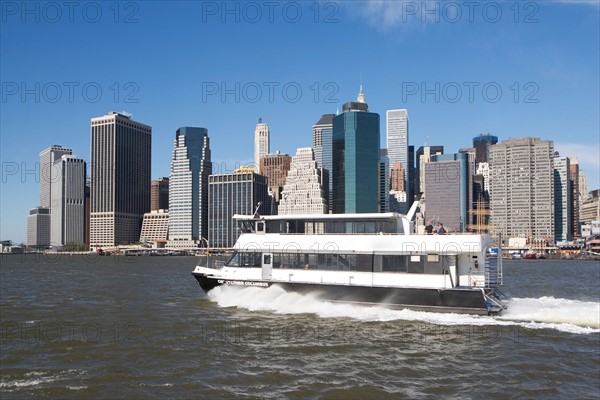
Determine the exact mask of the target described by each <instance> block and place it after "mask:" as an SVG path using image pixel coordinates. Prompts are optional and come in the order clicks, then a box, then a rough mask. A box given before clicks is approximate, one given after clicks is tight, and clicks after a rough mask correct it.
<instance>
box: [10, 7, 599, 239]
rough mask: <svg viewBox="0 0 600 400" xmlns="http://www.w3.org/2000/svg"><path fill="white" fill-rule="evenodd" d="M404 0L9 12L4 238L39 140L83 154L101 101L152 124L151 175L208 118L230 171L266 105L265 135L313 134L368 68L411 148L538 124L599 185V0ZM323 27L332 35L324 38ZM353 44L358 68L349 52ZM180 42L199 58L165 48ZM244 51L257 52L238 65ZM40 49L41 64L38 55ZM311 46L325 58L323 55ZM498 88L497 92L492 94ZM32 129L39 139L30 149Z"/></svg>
mask: <svg viewBox="0 0 600 400" xmlns="http://www.w3.org/2000/svg"><path fill="white" fill-rule="evenodd" d="M397 3H398V4H396V3H392V2H371V3H353V4H346V3H339V4H338V3H335V4H337V5H338V8H337V9H333V8H331V7H329V8H327V9H325V6H327V5H328V4H329V3H319V5H320V14H319V15H318V18H316V19H315V14H314V10H311V9H309V8H308V7H309V6H310V4H312V3H310V4H308V3H307V4H305V5H304V4H300V3H298V4H300V7H301V8H302V11H303V13H302V19H301V20H300V21H298V22H297V23H294V22H290V21H289V18H288V19H287V20H286V19H285V18H283V17H282V14H281V12H280V11H281V9H279V10H278V11H279V12H278V13H276V15H275V17H274V19H275V21H274V22H273V23H271V22H270V21H268V20H267V13H266V12H265V13H263V18H262V20H261V21H258V22H251V21H248V20H247V19H245V18H244V16H241V18H240V19H239V22H235V21H234V20H233V19H232V18H233V17H231V16H229V17H227V18H229V19H228V20H226V21H223V20H222V18H221V16H220V15H217V16H214V15H207V14H203V9H202V4H200V3H197V4H196V3H185V4H182V5H181V7H164V5H163V4H161V3H160V2H156V3H140V4H139V12H138V13H137V14H136V15H134V16H133V17H134V18H133V19H135V20H136V21H137V22H134V23H124V21H123V19H124V16H123V15H126V14H127V13H125V12H123V13H122V14H120V15H119V18H120V19H119V21H118V23H115V22H114V21H113V16H114V15H113V13H112V11H111V10H109V9H108V5H106V7H105V8H104V9H103V10H102V11H103V14H102V15H103V19H102V20H101V21H99V22H98V23H90V22H89V21H86V20H85V19H83V18H82V17H81V15H79V14H78V15H77V16H75V18H74V21H73V22H71V21H69V20H68V13H67V12H63V14H62V19H61V20H59V21H57V22H56V21H53V22H51V21H47V20H44V17H43V16H42V17H41V18H40V20H39V21H38V22H36V21H34V20H33V17H28V18H30V19H29V20H23V19H22V18H21V16H20V15H17V16H16V17H15V16H11V15H6V21H4V22H3V23H2V26H1V29H2V35H0V37H1V39H0V40H1V44H2V46H0V47H1V49H2V50H1V52H2V57H0V59H1V60H0V65H1V67H2V75H3V82H2V85H3V87H2V97H3V99H2V111H3V113H2V120H1V121H0V131H1V132H2V135H1V142H2V145H1V146H0V148H1V149H0V153H1V156H2V163H3V182H2V192H1V193H0V195H1V202H0V207H1V219H2V226H1V234H0V235H1V237H2V239H12V240H14V241H15V242H23V241H25V236H26V235H25V232H26V228H25V227H24V226H23V225H24V224H23V219H24V217H25V216H26V215H27V213H28V211H29V209H31V208H33V207H35V206H37V204H35V201H33V199H35V198H37V197H38V196H39V194H38V193H37V190H38V186H39V177H36V173H35V172H32V171H35V170H36V164H37V162H38V161H37V152H38V151H39V150H40V149H43V148H46V147H48V146H51V145H52V144H54V143H61V144H62V145H64V146H67V147H69V148H72V149H73V153H74V154H77V155H78V157H80V158H81V159H83V160H86V161H88V162H89V161H90V160H91V157H90V154H89V151H90V143H89V129H90V128H89V119H90V118H92V117H94V116H96V115H101V114H103V113H105V112H106V111H109V110H127V111H128V112H131V113H132V114H133V115H134V118H135V119H137V120H141V121H144V123H146V124H148V125H150V126H152V127H153V132H155V134H154V135H153V139H152V142H153V143H152V160H153V163H152V173H151V176H152V178H157V177H160V176H166V175H168V166H169V162H170V153H169V152H168V151H164V149H165V148H171V146H172V137H171V132H173V130H174V129H176V128H177V127H179V126H186V125H188V126H205V127H207V128H208V129H209V131H210V132H211V148H212V150H213V154H214V156H213V162H214V165H215V166H217V167H218V168H219V170H215V171H214V173H223V172H229V171H232V170H234V169H235V168H236V167H237V166H238V165H247V164H248V163H249V162H250V161H251V160H252V154H251V152H249V151H248V149H249V148H252V147H253V137H252V135H251V134H250V135H249V134H248V133H249V132H251V131H252V126H253V125H254V124H255V123H256V120H257V118H258V117H260V116H262V117H263V119H264V120H265V121H268V123H269V128H270V130H271V132H272V135H271V136H272V137H271V146H270V147H271V148H272V149H280V150H281V151H282V152H285V153H288V154H294V153H295V150H296V149H297V148H299V147H307V146H310V143H311V142H310V140H311V127H312V124H314V121H316V120H317V119H318V116H319V115H322V114H325V113H335V112H336V109H338V108H340V109H341V107H342V104H343V102H345V101H346V100H347V99H351V98H355V95H356V90H357V88H358V87H359V85H360V84H361V83H362V85H363V88H364V91H365V93H366V96H367V99H368V101H369V105H370V108H371V109H372V110H373V111H374V112H377V113H379V114H380V115H382V116H383V113H384V112H385V111H386V110H388V109H399V108H406V109H408V110H409V112H410V121H411V125H410V131H411V133H410V140H409V142H410V144H411V145H414V146H415V148H418V147H419V146H422V145H423V144H424V143H425V142H426V141H428V142H429V143H431V144H443V145H444V146H445V148H446V151H447V152H448V153H453V152H456V151H458V149H459V148H460V147H463V146H468V145H469V143H470V141H471V140H472V138H473V137H474V136H476V135H478V134H480V133H488V132H489V133H491V134H492V135H495V136H498V137H499V138H500V139H501V140H505V139H508V138H510V137H513V138H514V137H540V138H543V139H547V140H553V141H554V142H555V146H554V147H555V149H556V150H558V151H559V152H560V154H561V156H576V157H577V158H578V160H579V167H580V169H581V170H582V171H584V172H585V175H586V176H587V179H588V187H589V189H590V190H593V189H596V188H598V187H599V182H600V179H599V175H600V174H599V172H598V170H599V167H600V164H599V161H598V157H597V153H598V151H597V150H596V149H598V148H600V144H599V139H598V136H599V135H598V133H599V131H600V129H599V126H600V125H599V116H598V108H599V95H598V90H597V88H598V76H597V75H598V74H597V71H598V69H599V67H598V66H599V63H598V58H599V57H598V54H599V50H598V48H599V45H598V44H599V42H598V35H597V29H598V28H597V27H598V21H599V17H598V4H597V3H593V2H588V3H587V4H585V3H582V2H568V3H567V2H544V3H535V4H537V6H538V10H537V11H536V12H535V13H532V12H531V10H525V9H524V8H523V7H524V5H521V6H522V7H521V8H520V9H519V11H520V13H519V15H518V18H516V20H517V22H515V14H514V12H515V10H514V9H509V7H510V6H511V4H512V3H497V4H499V5H500V6H501V7H502V9H503V13H502V19H501V20H500V21H497V22H490V18H488V17H486V18H487V20H486V18H484V17H483V16H482V14H481V7H480V8H479V9H478V10H477V13H476V14H475V15H474V17H473V21H470V20H469V19H468V18H469V17H468V12H466V10H463V11H464V12H463V14H462V18H460V19H459V20H458V21H450V20H449V18H448V16H445V15H440V16H439V18H438V21H436V20H435V18H436V17H435V15H434V16H432V15H429V16H426V21H425V22H423V21H421V18H419V17H420V16H421V15H417V17H416V18H414V17H410V18H409V20H408V21H405V18H404V17H405V16H403V15H402V14H401V12H402V8H401V5H402V3H403V2H397ZM219 4H220V3H219ZM332 4H333V3H332ZM356 4H365V6H364V7H357V5H356ZM217 5H218V4H217ZM101 6H102V7H104V5H101ZM122 11H123V10H122ZM326 17H330V18H329V20H328V22H325V20H326V19H327V18H326ZM286 18H287V17H286ZM173 19H176V20H180V21H181V23H182V28H181V31H180V32H179V35H181V36H180V37H181V38H182V40H181V41H180V42H175V43H173V42H172V41H171V40H169V39H167V38H165V37H163V36H164V35H161V34H160V32H161V31H162V29H161V28H163V27H164V28H166V27H167V25H166V21H168V20H173ZM526 19H528V20H527V21H526ZM332 20H335V22H334V21H332ZM315 21H317V22H315ZM157 27H158V29H157ZM205 32H210V34H211V37H213V38H215V40H213V41H210V42H207V43H204V44H203V45H202V47H201V48H200V46H199V45H198V41H197V40H196V39H197V38H200V37H203V36H202V35H203V34H204V33H205ZM275 32H277V35H274V33H275ZM228 37H236V38H237V39H236V40H235V41H232V40H228V39H227V38H228ZM348 37H352V38H353V39H354V40H351V41H348V40H346V39H347V38H348ZM65 38H70V39H69V40H65ZM123 38H126V40H123ZM319 38H320V39H321V40H324V44H325V45H324V46H319V47H318V48H315V46H313V43H315V41H316V40H319ZM323 38H326V39H323ZM58 43H61V45H60V46H59V45H57V44H58ZM105 43H112V47H111V51H112V52H113V53H114V57H107V58H103V59H102V63H96V62H93V61H92V59H93V58H90V57H89V56H87V55H88V54H89V52H90V49H92V48H96V47H101V46H103V45H104V44H105ZM263 43H267V44H270V47H271V48H272V49H270V48H269V46H263ZM156 49H161V50H160V56H159V57H158V67H157V68H150V67H149V65H147V61H145V60H147V59H148V55H149V54H151V52H154V54H156ZM197 50H201V51H197ZM358 53H360V57H355V58H354V59H355V60H356V61H355V62H354V64H353V65H351V66H350V67H348V65H347V57H348V55H350V54H358ZM182 54H187V55H189V57H190V62H188V63H185V64H183V65H177V66H171V65H170V64H171V63H170V62H168V61H167V60H172V59H177V58H178V57H179V56H180V55H182ZM256 54H260V56H255V55H256ZM241 58H248V59H252V61H253V62H252V63H248V65H247V67H245V68H243V69H240V68H238V67H237V65H238V63H239V60H240V59H241ZM40 59H43V60H44V64H45V65H46V68H43V69H40V68H38V67H37V66H38V65H39V60H40ZM124 60H126V61H127V62H123V61H124ZM315 60H328V62H326V63H319V67H318V68H315V67H314V63H313V62H314V61H315ZM374 60H377V62H374ZM194 61H197V62H196V63H195V62H194ZM198 61H199V62H198ZM441 63H443V65H444V68H440V64H441ZM157 71H160V72H159V73H158V74H157ZM361 73H362V82H361V79H360V76H361ZM473 82H474V83H473ZM269 85H271V86H269ZM469 85H470V86H469ZM57 87H58V88H60V89H61V92H60V93H59V94H57V91H56V88H57ZM284 87H285V89H286V92H284V91H283V89H284ZM484 87H485V88H486V90H488V92H489V93H486V94H485V95H484V92H483V88H484ZM98 88H99V89H100V91H101V92H102V95H101V96H96V94H95V93H96V92H95V91H97V89H98ZM236 88H239V89H236ZM257 88H259V89H260V90H261V97H259V98H257V95H256V89H257ZM269 88H273V98H272V101H270V100H271V99H270V98H269V95H270V89H269ZM297 88H300V89H301V91H302V95H301V96H300V97H299V99H296V97H294V96H295V92H294V90H295V89H297ZM457 88H458V89H460V90H461V96H459V97H457ZM469 88H472V89H473V97H472V101H471V99H470V97H469V96H470V92H469V90H470V89H469ZM497 88H500V89H501V91H502V96H501V97H500V98H499V99H498V100H497V101H496V98H494V97H493V96H494V90H495V89H497ZM227 91H233V92H234V93H233V94H227V93H228V92H227ZM211 93H212V94H211ZM71 95H72V96H71ZM284 95H285V96H284ZM236 96H237V97H238V98H239V99H238V98H236ZM236 100H239V101H236ZM549 116H560V118H550V117H549ZM382 123H383V121H382ZM23 140H26V141H28V142H31V143H36V148H35V151H31V149H30V148H29V146H22V143H23ZM380 141H381V143H385V132H383V129H382V132H380ZM232 144H234V145H232ZM236 164H237V165H236ZM91 167H92V166H91V165H90V168H91ZM36 178H37V179H38V181H36ZM21 199H31V200H32V201H31V203H29V202H27V204H22V203H25V202H22V201H20V200H21Z"/></svg>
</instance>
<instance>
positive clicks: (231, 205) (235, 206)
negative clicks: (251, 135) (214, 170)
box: [208, 168, 269, 248]
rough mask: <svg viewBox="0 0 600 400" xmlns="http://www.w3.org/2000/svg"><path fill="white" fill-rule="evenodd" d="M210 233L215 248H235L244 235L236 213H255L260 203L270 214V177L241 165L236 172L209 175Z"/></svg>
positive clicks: (264, 211)
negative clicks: (235, 219)
mask: <svg viewBox="0 0 600 400" xmlns="http://www.w3.org/2000/svg"><path fill="white" fill-rule="evenodd" d="M208 187H209V199H210V200H209V211H208V216H209V222H210V223H209V232H208V240H209V242H210V247H211V248H231V247H233V245H234V244H235V242H236V240H237V238H238V237H239V236H240V234H241V233H242V232H241V227H240V226H238V225H237V221H234V220H233V216H234V214H242V215H252V214H254V211H255V210H256V208H257V206H258V204H259V203H260V206H259V207H258V213H259V214H261V215H268V214H269V207H268V202H269V190H268V185H267V178H266V177H265V176H263V175H259V174H257V173H255V172H253V170H252V169H248V168H240V170H238V171H236V172H234V173H232V174H218V175H211V176H210V177H209V184H208Z"/></svg>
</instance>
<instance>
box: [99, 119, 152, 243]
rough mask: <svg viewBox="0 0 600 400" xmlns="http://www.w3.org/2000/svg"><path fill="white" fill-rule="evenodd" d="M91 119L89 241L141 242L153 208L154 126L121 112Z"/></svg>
mask: <svg viewBox="0 0 600 400" xmlns="http://www.w3.org/2000/svg"><path fill="white" fill-rule="evenodd" d="M91 123H92V129H91V130H92V140H91V142H92V143H91V144H92V146H91V184H92V186H91V213H90V246H91V247H92V248H99V247H106V246H115V245H119V244H121V243H132V242H137V241H138V240H139V237H140V229H141V226H142V219H143V216H144V213H145V212H147V211H149V210H150V160H151V146H152V142H151V141H152V128H151V127H150V126H148V125H145V124H142V123H139V122H136V121H134V120H132V119H131V115H130V114H127V113H119V112H109V113H108V114H106V115H104V116H102V117H97V118H92V121H91Z"/></svg>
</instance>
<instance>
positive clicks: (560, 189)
mask: <svg viewBox="0 0 600 400" xmlns="http://www.w3.org/2000/svg"><path fill="white" fill-rule="evenodd" d="M572 202H573V192H572V190H571V165H570V163H569V158H568V157H559V156H556V157H554V239H555V240H556V241H557V242H561V241H570V240H571V239H573V236H572V226H571V223H572V215H571V212H572Z"/></svg>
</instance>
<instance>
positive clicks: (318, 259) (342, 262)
mask: <svg viewBox="0 0 600 400" xmlns="http://www.w3.org/2000/svg"><path fill="white" fill-rule="evenodd" d="M273 267H274V268H283V269H319V270H329V271H372V270H373V256H372V255H371V254H360V255H356V254H298V253H275V254H273Z"/></svg>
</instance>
